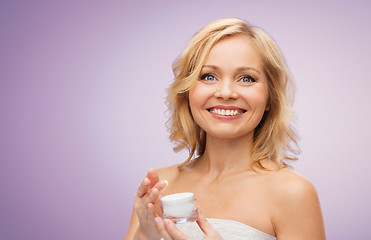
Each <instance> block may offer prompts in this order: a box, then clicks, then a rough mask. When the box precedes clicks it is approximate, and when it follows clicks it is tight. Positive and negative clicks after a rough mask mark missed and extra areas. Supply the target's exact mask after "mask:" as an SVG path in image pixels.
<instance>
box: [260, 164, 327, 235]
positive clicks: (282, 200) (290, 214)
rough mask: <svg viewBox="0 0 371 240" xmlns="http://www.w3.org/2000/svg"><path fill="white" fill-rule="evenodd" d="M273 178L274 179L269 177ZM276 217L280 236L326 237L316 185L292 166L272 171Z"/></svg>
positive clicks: (273, 209) (273, 205)
mask: <svg viewBox="0 0 371 240" xmlns="http://www.w3.org/2000/svg"><path fill="white" fill-rule="evenodd" d="M269 178H270V179H269ZM267 179H268V180H269V181H270V182H271V183H272V184H271V188H270V190H271V191H270V192H271V197H272V210H271V212H272V219H273V222H274V226H275V231H276V234H277V236H279V237H280V239H325V230H324V224H323V219H322V212H321V207H320V202H319V198H318V194H317V191H316V189H315V187H314V186H313V184H312V183H311V182H310V181H309V180H308V179H307V178H305V177H303V176H302V175H300V174H298V173H296V172H295V171H293V170H292V169H290V168H284V169H281V170H278V171H275V172H273V173H272V174H268V176H267Z"/></svg>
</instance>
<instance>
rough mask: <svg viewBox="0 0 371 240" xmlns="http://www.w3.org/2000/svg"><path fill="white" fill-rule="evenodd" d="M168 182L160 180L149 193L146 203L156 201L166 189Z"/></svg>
mask: <svg viewBox="0 0 371 240" xmlns="http://www.w3.org/2000/svg"><path fill="white" fill-rule="evenodd" d="M165 187H166V183H165V182H164V181H159V182H158V183H157V184H156V186H154V187H153V188H152V189H151V191H150V192H149V194H148V197H147V199H146V204H148V203H155V202H156V201H157V200H158V198H159V197H160V194H161V192H162V191H163V190H164V189H165Z"/></svg>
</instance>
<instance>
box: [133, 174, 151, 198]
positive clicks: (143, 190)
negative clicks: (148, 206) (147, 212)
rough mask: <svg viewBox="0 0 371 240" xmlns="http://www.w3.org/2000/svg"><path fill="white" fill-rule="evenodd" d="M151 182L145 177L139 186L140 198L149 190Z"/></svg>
mask: <svg viewBox="0 0 371 240" xmlns="http://www.w3.org/2000/svg"><path fill="white" fill-rule="evenodd" d="M149 184H150V181H149V179H148V178H147V177H145V178H144V179H143V181H142V182H141V183H140V185H139V187H138V190H137V193H136V196H137V197H139V198H141V197H143V196H144V195H145V194H146V193H147V192H148V186H149Z"/></svg>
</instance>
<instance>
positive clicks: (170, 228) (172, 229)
mask: <svg viewBox="0 0 371 240" xmlns="http://www.w3.org/2000/svg"><path fill="white" fill-rule="evenodd" d="M164 222H165V227H166V230H167V232H168V233H169V235H170V236H171V237H172V238H173V239H175V240H190V238H189V237H188V236H186V235H185V234H184V233H183V232H182V231H180V230H179V229H178V228H177V227H176V226H175V224H174V223H173V222H172V221H170V220H169V219H165V220H164Z"/></svg>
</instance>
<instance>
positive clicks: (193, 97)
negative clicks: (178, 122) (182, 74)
mask: <svg viewBox="0 0 371 240" xmlns="http://www.w3.org/2000/svg"><path fill="white" fill-rule="evenodd" d="M203 92H204V91H203V90H202V87H200V85H199V84H197V83H196V84H195V85H193V86H192V87H191V89H190V90H189V105H190V107H191V109H192V108H193V107H200V106H202V102H203V100H204V94H203Z"/></svg>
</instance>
